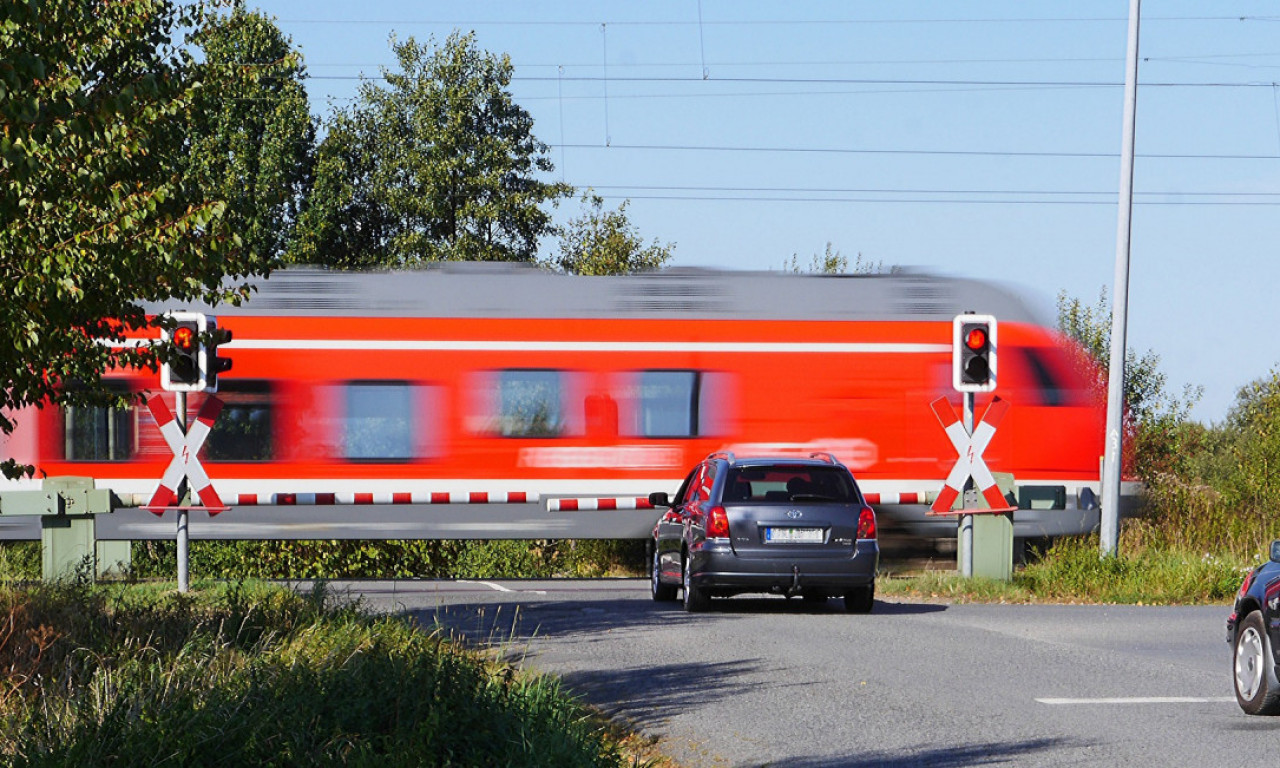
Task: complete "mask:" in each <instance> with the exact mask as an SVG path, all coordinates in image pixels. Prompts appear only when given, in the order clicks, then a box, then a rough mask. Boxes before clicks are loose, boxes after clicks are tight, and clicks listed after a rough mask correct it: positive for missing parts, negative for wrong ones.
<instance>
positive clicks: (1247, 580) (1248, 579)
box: [1236, 571, 1257, 595]
mask: <svg viewBox="0 0 1280 768" xmlns="http://www.w3.org/2000/svg"><path fill="white" fill-rule="evenodd" d="M1256 573H1257V571H1249V572H1248V573H1247V574H1245V577H1244V581H1243V582H1241V584H1240V591H1239V592H1237V593H1236V594H1238V595H1243V594H1244V593H1245V592H1248V591H1249V585H1250V584H1252V583H1253V577H1254V574H1256Z"/></svg>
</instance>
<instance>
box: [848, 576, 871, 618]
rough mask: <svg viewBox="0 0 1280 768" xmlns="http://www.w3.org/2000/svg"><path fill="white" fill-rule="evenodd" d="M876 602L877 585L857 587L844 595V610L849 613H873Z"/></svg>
mask: <svg viewBox="0 0 1280 768" xmlns="http://www.w3.org/2000/svg"><path fill="white" fill-rule="evenodd" d="M875 602H876V583H875V582H874V581H873V582H871V583H870V584H868V585H867V586H865V587H856V588H854V589H851V590H849V591H848V592H845V593H844V609H845V610H846V611H848V612H849V613H871V606H873V605H875Z"/></svg>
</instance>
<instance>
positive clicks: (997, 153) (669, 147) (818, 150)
mask: <svg viewBox="0 0 1280 768" xmlns="http://www.w3.org/2000/svg"><path fill="white" fill-rule="evenodd" d="M562 146H563V148H565V149H594V150H628V151H668V152H780V153H812V154H855V155H948V156H956V157H967V156H973V157H1061V158H1077V159H1088V158H1102V159H1108V160H1113V159H1115V158H1117V157H1119V156H1120V155H1119V153H1118V152H1046V151H1024V152H1019V151H1009V150H973V149H955V150H953V149H874V148H853V147H728V146H714V145H705V144H704V145H692V144H686V145H676V144H666V145H664V144H610V145H609V146H608V147H605V146H602V145H600V144H565V145H562ZM1138 157H1144V158H1152V159H1161V160H1280V156H1278V155H1253V154H1184V153H1157V152H1152V153H1144V154H1139V155H1138Z"/></svg>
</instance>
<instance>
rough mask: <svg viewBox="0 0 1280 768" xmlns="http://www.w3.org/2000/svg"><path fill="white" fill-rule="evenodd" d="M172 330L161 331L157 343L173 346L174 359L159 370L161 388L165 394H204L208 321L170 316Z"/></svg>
mask: <svg viewBox="0 0 1280 768" xmlns="http://www.w3.org/2000/svg"><path fill="white" fill-rule="evenodd" d="M169 317H170V318H172V319H173V320H174V321H176V322H175V324H174V326H173V330H169V329H162V330H161V331H160V339H161V340H162V341H167V342H169V343H170V344H171V345H172V346H173V350H174V351H173V356H172V357H171V358H169V360H168V361H166V362H165V363H164V364H163V365H161V367H160V386H161V387H162V388H163V389H164V390H165V391H166V392H203V391H204V389H205V361H204V341H203V336H204V333H205V330H206V328H207V327H208V324H207V319H206V317H205V316H204V314H202V313H200V312H170V313H169Z"/></svg>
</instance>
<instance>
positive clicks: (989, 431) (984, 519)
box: [931, 314, 1016, 580]
mask: <svg viewBox="0 0 1280 768" xmlns="http://www.w3.org/2000/svg"><path fill="white" fill-rule="evenodd" d="M996 327H997V326H996V319H995V318H994V317H992V316H991V315H976V314H964V315H958V316H956V318H955V320H954V321H953V324H952V366H951V371H952V382H951V383H952V386H953V387H954V388H955V389H956V391H958V392H961V393H962V394H963V396H964V401H963V415H962V416H960V417H957V416H956V413H955V410H954V408H953V406H952V405H951V403H950V402H949V401H948V400H947V398H945V397H941V398H938V399H937V400H935V401H934V402H933V411H934V414H935V415H937V417H938V421H939V422H940V423H941V424H942V428H943V429H944V430H945V431H946V433H947V437H948V438H949V439H950V440H951V444H952V445H953V446H954V447H955V449H956V453H957V454H958V458H957V459H956V463H955V465H954V466H953V467H952V470H951V472H950V474H949V475H948V476H947V480H946V483H945V484H944V486H943V488H942V490H941V491H940V492H939V494H938V498H937V500H935V501H934V503H933V506H932V512H931V514H938V515H947V514H958V527H957V531H956V539H957V553H956V554H957V557H958V559H959V561H960V562H959V565H960V572H961V575H963V576H965V577H966V578H969V577H972V576H986V577H989V578H996V579H1001V580H1008V579H1009V578H1011V577H1012V575H1013V514H1012V513H1013V510H1014V509H1016V507H1013V506H1010V505H1009V503H1008V501H1007V500H1006V498H1005V489H1004V488H1001V482H1000V481H998V480H997V479H996V476H995V474H994V473H992V472H991V471H990V469H988V468H987V464H986V461H985V460H984V459H983V458H982V453H983V451H984V450H985V449H986V447H987V445H988V444H989V443H990V442H991V438H992V437H994V436H995V431H996V427H997V426H998V425H999V423H1000V420H1001V419H1003V418H1004V414H1005V413H1006V412H1007V411H1008V410H1009V404H1008V403H1007V402H1005V401H1004V400H1001V399H1000V398H999V397H998V396H997V397H995V398H994V399H993V400H992V401H991V405H990V406H988V408H987V410H986V413H984V414H983V416H982V419H981V420H980V421H976V422H975V414H974V399H975V397H974V395H975V394H976V393H978V392H993V391H995V388H996V381H997V379H996V375H997V360H998V358H997V355H996V352H997V350H998V344H997V333H996ZM1004 479H1006V484H1007V485H1008V486H1010V490H1011V486H1012V478H1011V477H1010V476H1008V475H1005V476H1004ZM957 502H959V504H960V506H959V508H958V509H955V505H956V503H957ZM975 554H976V555H977V556H976V557H975ZM975 562H977V563H979V567H978V568H975Z"/></svg>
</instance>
